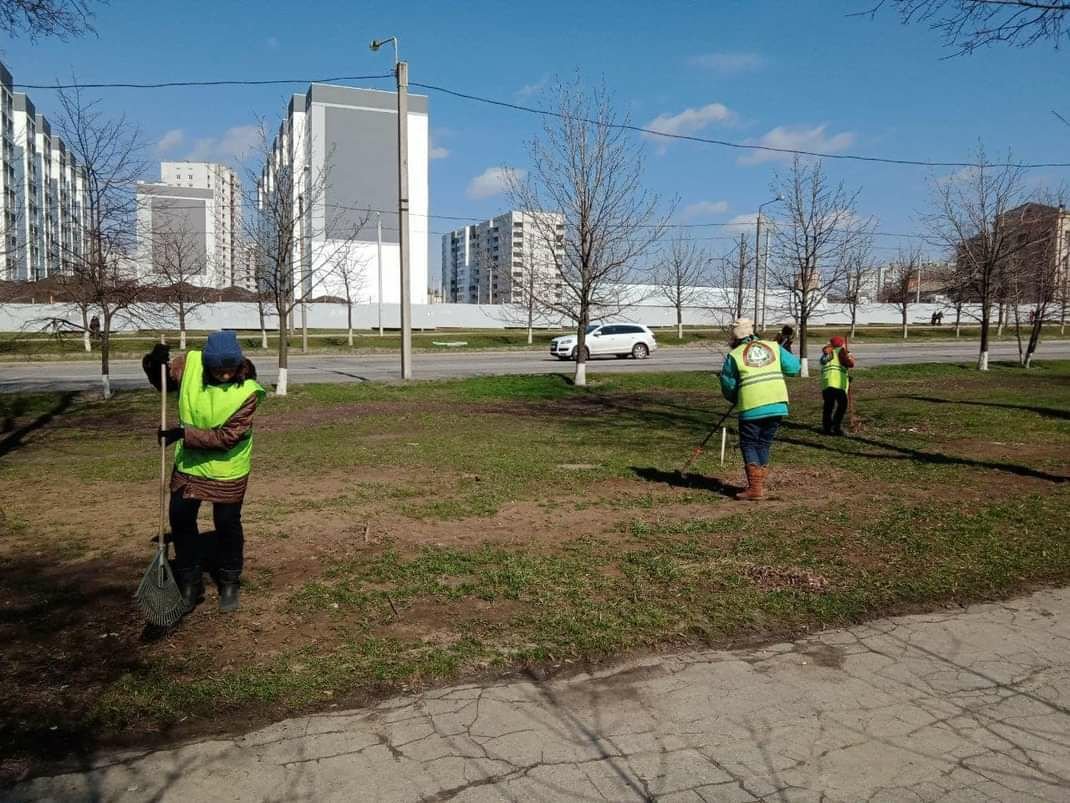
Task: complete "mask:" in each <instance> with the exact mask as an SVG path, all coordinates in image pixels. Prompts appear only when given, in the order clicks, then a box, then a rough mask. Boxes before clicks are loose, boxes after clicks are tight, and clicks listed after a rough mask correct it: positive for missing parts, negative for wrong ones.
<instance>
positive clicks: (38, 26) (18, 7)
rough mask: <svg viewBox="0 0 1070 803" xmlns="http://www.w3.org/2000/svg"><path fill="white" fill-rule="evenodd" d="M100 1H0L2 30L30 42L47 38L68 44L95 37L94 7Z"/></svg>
mask: <svg viewBox="0 0 1070 803" xmlns="http://www.w3.org/2000/svg"><path fill="white" fill-rule="evenodd" d="M100 2H101V0H0V30H3V31H4V32H5V33H7V34H9V35H10V36H23V35H25V36H28V37H29V38H30V39H31V40H37V39H42V38H44V37H48V36H55V37H56V38H58V39H60V40H63V41H66V40H68V39H70V38H71V37H74V36H82V35H84V34H87V33H96V31H95V29H94V28H93V10H92V9H93V6H94V5H98V4H99V3H100Z"/></svg>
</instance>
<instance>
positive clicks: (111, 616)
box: [0, 553, 148, 785]
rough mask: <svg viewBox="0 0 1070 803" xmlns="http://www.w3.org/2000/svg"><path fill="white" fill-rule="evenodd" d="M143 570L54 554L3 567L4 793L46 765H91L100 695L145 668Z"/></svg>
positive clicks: (0, 712) (13, 560)
mask: <svg viewBox="0 0 1070 803" xmlns="http://www.w3.org/2000/svg"><path fill="white" fill-rule="evenodd" d="M147 561H148V558H147V557H146V565H147ZM144 568H145V566H139V565H136V564H135V563H134V562H132V561H124V562H123V563H121V564H116V562H115V561H114V560H103V559H101V560H90V561H82V562H78V563H63V562H62V561H60V560H57V559H56V557H55V556H54V555H49V554H47V553H46V554H37V555H28V554H19V555H17V556H14V557H9V558H7V559H5V560H3V561H0V602H2V604H0V652H2V654H3V656H4V660H3V661H2V662H0V722H3V723H4V727H3V728H2V729H0V785H3V784H4V783H5V782H10V781H12V780H16V779H17V778H18V777H20V776H21V775H24V774H26V773H29V772H32V771H33V769H34V768H35V766H37V765H38V764H39V763H40V762H41V761H54V760H59V759H67V760H70V761H72V762H73V763H75V764H76V765H78V766H88V762H89V761H90V759H91V757H92V755H93V754H94V752H95V751H96V749H97V748H98V746H99V744H100V742H99V739H100V728H99V725H97V724H96V723H94V722H93V721H92V716H91V714H92V711H93V707H94V704H95V702H96V700H97V699H98V696H99V694H100V693H101V691H102V690H103V689H105V688H107V687H108V686H109V685H110V684H112V683H114V682H115V681H117V680H118V679H119V678H121V677H122V676H123V675H124V674H127V673H130V672H133V671H136V670H138V669H139V668H141V667H142V665H143V660H142V657H141V653H140V650H139V649H138V647H137V646H136V645H137V642H138V639H139V636H140V633H141V626H142V623H141V621H140V617H139V616H138V614H137V613H136V611H135V609H134V605H133V592H134V588H135V587H136V584H137V578H138V577H139V576H140V572H142V571H144Z"/></svg>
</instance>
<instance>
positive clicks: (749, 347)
mask: <svg viewBox="0 0 1070 803" xmlns="http://www.w3.org/2000/svg"><path fill="white" fill-rule="evenodd" d="M731 334H732V337H731V340H730V342H729V348H730V349H731V351H729V353H728V354H727V355H726V356H725V358H724V365H723V366H722V367H721V393H722V395H724V397H725V398H726V399H728V401H730V402H732V403H733V404H735V405H736V407H737V409H738V414H739V448H740V451H742V452H743V465H744V467H745V470H746V473H747V487H746V488H745V489H744V490H743V491H742V492H741V493H739V494H737V497H736V498H737V499H744V500H756V499H761V498H762V496H763V495H764V490H765V478H766V477H767V476H768V473H769V450H770V448H771V447H772V445H773V437H774V436H775V435H776V432H777V429H778V428H779V427H780V422H781V420H782V419H784V418H786V417H787V415H788V388H787V384H786V383H785V382H784V377H785V376H798V375H799V372H800V371H801V370H802V364H801V363H800V362H799V358H798V357H796V356H795V355H794V354H792V353H791V352H790V351H788V350H787V349H786V348H784V346H783V345H781V344H779V343H776V342H774V341H771V340H761V339H760V338H758V337H756V336H755V334H754V324H753V323H752V322H751V320H750V319H749V318H740V319H738V320H737V321H735V322H734V323H733V324H732V330H731Z"/></svg>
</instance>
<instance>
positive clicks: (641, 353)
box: [632, 343, 650, 360]
mask: <svg viewBox="0 0 1070 803" xmlns="http://www.w3.org/2000/svg"><path fill="white" fill-rule="evenodd" d="M632 356H633V357H635V359H637V360H645V359H646V358H647V357H649V356H650V349H649V348H648V347H647V345H646V343H636V344H635V345H634V346H632Z"/></svg>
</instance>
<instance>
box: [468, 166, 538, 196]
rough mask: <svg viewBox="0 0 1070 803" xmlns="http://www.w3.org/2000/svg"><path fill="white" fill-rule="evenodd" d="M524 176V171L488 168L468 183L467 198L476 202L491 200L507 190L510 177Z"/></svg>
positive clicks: (507, 168) (508, 168) (518, 177)
mask: <svg viewBox="0 0 1070 803" xmlns="http://www.w3.org/2000/svg"><path fill="white" fill-rule="evenodd" d="M526 175H527V171H526V170H516V169H515V168H512V167H488V168H487V169H486V170H484V171H483V172H482V173H480V174H479V175H478V176H476V177H475V178H474V179H472V180H471V181H469V182H468V191H467V193H466V194H467V195H468V197H469V198H472V199H476V200H478V199H481V198H493V197H494V196H495V195H501V194H502V193H503V192H505V191H506V190H508V189H509V179H510V177H515V178H517V179H522V178H524V176H526Z"/></svg>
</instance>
